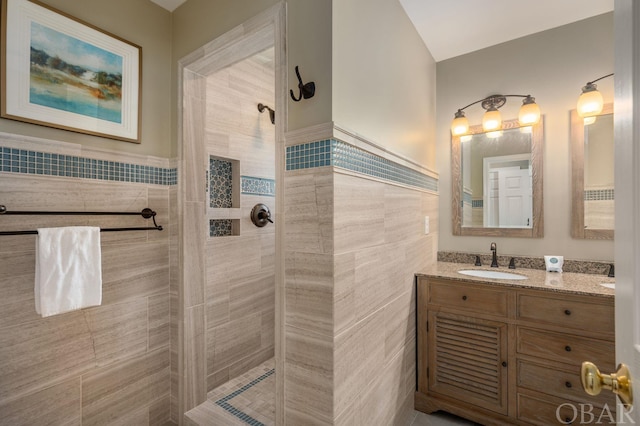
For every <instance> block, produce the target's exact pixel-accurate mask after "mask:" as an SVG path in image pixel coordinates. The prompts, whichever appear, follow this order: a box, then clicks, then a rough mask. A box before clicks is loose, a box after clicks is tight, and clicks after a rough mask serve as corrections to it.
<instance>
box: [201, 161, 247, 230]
mask: <svg viewBox="0 0 640 426" xmlns="http://www.w3.org/2000/svg"><path fill="white" fill-rule="evenodd" d="M207 171H208V179H207V188H208V191H207V193H208V197H209V199H208V202H207V204H208V209H207V210H208V221H209V226H208V228H209V236H210V237H227V236H234V235H240V190H241V184H240V162H239V161H238V160H233V159H230V158H224V157H218V156H215V155H209V164H208V169H207Z"/></svg>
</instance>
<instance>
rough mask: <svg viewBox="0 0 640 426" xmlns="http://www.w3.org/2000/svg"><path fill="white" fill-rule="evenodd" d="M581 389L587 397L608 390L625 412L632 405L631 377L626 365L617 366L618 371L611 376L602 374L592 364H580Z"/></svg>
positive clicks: (586, 362)
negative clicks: (614, 395)
mask: <svg viewBox="0 0 640 426" xmlns="http://www.w3.org/2000/svg"><path fill="white" fill-rule="evenodd" d="M580 379H581V380H582V387H583V388H584V391H585V392H586V393H588V394H589V395H598V394H599V393H600V392H601V391H602V390H603V389H606V390H610V391H612V392H613V393H615V394H616V395H618V398H619V399H620V402H621V403H622V405H623V406H624V408H625V409H626V410H629V409H631V406H632V405H633V393H632V391H631V375H630V373H629V369H628V368H627V366H626V365H624V364H620V365H618V371H616V372H615V373H612V374H602V373H600V370H598V367H596V365H595V364H594V363H592V362H588V361H585V362H583V363H582V369H581V372H580Z"/></svg>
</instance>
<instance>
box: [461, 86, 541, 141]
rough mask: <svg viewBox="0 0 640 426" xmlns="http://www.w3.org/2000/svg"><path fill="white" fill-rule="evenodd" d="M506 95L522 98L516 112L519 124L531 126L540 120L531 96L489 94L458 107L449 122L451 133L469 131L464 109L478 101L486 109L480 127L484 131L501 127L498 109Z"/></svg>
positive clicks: (534, 101)
mask: <svg viewBox="0 0 640 426" xmlns="http://www.w3.org/2000/svg"><path fill="white" fill-rule="evenodd" d="M508 97H518V98H524V99H523V101H522V106H521V107H520V113H519V114H518V121H519V122H520V125H521V126H533V125H534V124H536V123H537V122H538V121H540V107H539V106H538V104H536V99H535V98H534V97H533V96H531V95H491V96H487V97H486V98H484V99H480V100H478V101H475V102H473V103H470V104H469V105H467V106H465V107H462V108H460V109H458V111H456V113H455V116H454V118H453V122H452V123H451V134H453V136H462V135H465V134H467V133H469V120H467V117H465V115H464V110H465V109H467V108H469V107H470V106H472V105H475V104H478V103H479V104H480V105H481V106H482V108H484V109H485V110H486V111H487V112H485V113H484V116H483V117H482V128H483V129H484V131H485V132H493V131H497V130H500V129H501V128H502V116H501V115H500V111H499V110H498V109H499V108H501V107H502V106H503V105H504V104H505V103H507V98H508Z"/></svg>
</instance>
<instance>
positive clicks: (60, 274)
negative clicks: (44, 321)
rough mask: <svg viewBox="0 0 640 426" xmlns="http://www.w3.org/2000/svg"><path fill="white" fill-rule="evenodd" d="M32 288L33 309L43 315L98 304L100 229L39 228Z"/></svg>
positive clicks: (99, 290) (100, 271) (86, 227)
mask: <svg viewBox="0 0 640 426" xmlns="http://www.w3.org/2000/svg"><path fill="white" fill-rule="evenodd" d="M34 290H35V300H36V312H37V313H39V314H40V315H42V316H43V317H48V316H51V315H57V314H61V313H64V312H69V311H73V310H76V309H82V308H87V307H89V306H98V305H100V304H101V303H102V260H101V253H100V228H97V227H92V226H71V227H66V228H40V229H38V237H37V239H36V282H35V288H34Z"/></svg>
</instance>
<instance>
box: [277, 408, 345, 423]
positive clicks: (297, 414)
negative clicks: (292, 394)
mask: <svg viewBox="0 0 640 426" xmlns="http://www.w3.org/2000/svg"><path fill="white" fill-rule="evenodd" d="M284 409H285V413H284V415H285V424H291V425H305V426H332V425H333V424H334V423H333V421H331V420H327V419H324V418H320V417H317V416H316V415H315V414H314V413H309V412H306V411H304V409H303V408H299V409H293V408H291V407H289V406H288V405H285V408H284Z"/></svg>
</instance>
